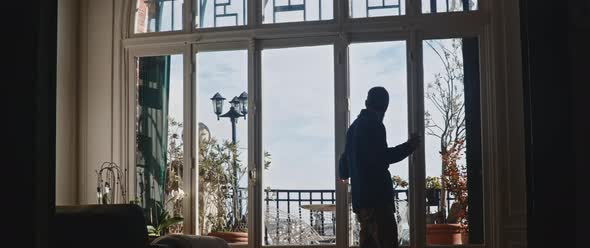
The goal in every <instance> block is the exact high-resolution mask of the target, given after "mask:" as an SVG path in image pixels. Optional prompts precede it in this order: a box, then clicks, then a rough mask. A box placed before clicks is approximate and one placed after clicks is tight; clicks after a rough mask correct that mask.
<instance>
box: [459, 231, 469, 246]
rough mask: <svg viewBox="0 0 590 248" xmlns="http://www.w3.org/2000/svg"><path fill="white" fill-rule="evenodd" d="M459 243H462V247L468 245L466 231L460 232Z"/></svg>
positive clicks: (467, 233)
mask: <svg viewBox="0 0 590 248" xmlns="http://www.w3.org/2000/svg"><path fill="white" fill-rule="evenodd" d="M461 242H463V244H464V245H466V244H469V232H467V230H466V229H465V230H463V232H461Z"/></svg>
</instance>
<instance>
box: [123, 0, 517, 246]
mask: <svg viewBox="0 0 590 248" xmlns="http://www.w3.org/2000/svg"><path fill="white" fill-rule="evenodd" d="M184 1H185V4H186V5H185V8H184V9H183V18H182V20H183V29H182V30H180V31H170V32H158V33H142V34H135V33H134V30H135V29H134V26H135V23H134V17H135V12H134V11H133V10H134V9H135V2H136V0H125V2H124V6H127V8H128V11H127V12H126V13H124V18H122V19H123V20H124V21H123V22H122V24H125V23H126V24H127V25H124V26H127V28H126V29H125V28H124V30H122V34H123V35H122V36H123V39H122V42H121V47H122V50H123V55H122V56H124V58H125V59H124V60H123V61H124V63H122V65H121V66H122V68H123V69H122V70H121V71H122V72H123V74H124V75H126V76H125V77H123V79H124V81H126V83H124V84H122V85H121V88H120V91H121V94H122V103H123V104H121V110H120V111H121V113H122V115H121V116H123V117H127V118H123V119H122V121H121V125H122V127H121V130H122V133H123V134H124V135H123V137H124V138H122V139H121V140H120V141H121V146H120V147H121V156H122V157H123V158H124V159H123V161H126V163H127V164H126V165H125V166H126V167H127V168H128V169H130V170H129V171H130V172H134V168H133V167H134V166H133V165H134V164H135V161H134V158H135V143H134V142H135V123H134V122H135V113H134V111H135V106H134V104H135V97H136V96H135V91H134V89H135V80H136V79H135V75H134V74H133V73H130V72H133V71H134V70H135V68H134V63H135V57H143V56H157V55H170V54H183V56H184V59H183V61H184V65H183V67H184V90H185V93H184V97H185V99H184V101H185V104H184V121H185V129H184V132H185V135H184V137H190V138H188V139H186V140H185V141H184V142H185V161H184V162H185V164H186V165H192V166H191V170H186V169H185V173H184V175H183V176H184V178H185V184H184V185H192V189H193V190H191V191H190V193H191V194H190V199H188V200H187V201H185V206H184V207H185V208H184V209H185V217H187V218H186V220H185V232H186V233H194V230H196V229H197V228H196V227H197V226H198V223H197V222H196V220H197V217H196V212H195V209H197V208H196V207H197V206H196V205H194V204H196V200H197V198H196V195H195V194H196V192H198V189H197V188H196V186H197V184H195V182H196V181H195V180H196V178H195V176H196V173H195V171H196V170H197V168H198V159H196V154H195V149H194V148H195V147H196V143H195V139H194V136H195V134H196V130H195V125H196V123H197V122H196V112H195V111H196V104H197V103H198V100H197V96H198V94H196V87H194V85H196V83H197V82H196V77H195V74H194V70H195V68H196V64H195V54H196V53H197V52H199V51H213V50H235V49H236V48H239V49H247V50H248V93H249V106H248V107H249V115H250V117H249V118H248V125H249V128H248V147H249V150H248V168H249V171H252V172H253V173H254V175H255V178H251V179H250V181H249V186H248V187H249V200H248V208H249V209H250V211H249V230H253V231H251V232H250V237H249V244H248V247H252V248H260V247H261V246H262V236H261V235H257V236H254V235H253V234H254V233H256V234H260V233H261V231H262V229H261V227H262V223H260V221H261V220H262V218H261V217H262V205H261V204H262V194H261V193H262V190H261V187H260V186H261V185H262V180H263V178H262V169H261V165H262V164H263V163H262V161H263V156H262V126H261V120H262V118H261V114H262V108H263V103H262V102H261V99H260V94H261V76H260V75H261V68H260V60H261V58H260V52H261V50H262V49H265V48H277V47H298V46H306V45H313V44H326V42H328V43H330V44H333V45H334V73H335V74H334V81H335V82H334V87H335V88H334V94H335V102H334V103H335V134H336V138H335V149H336V151H335V152H336V153H335V154H340V153H341V151H342V150H343V147H344V137H345V135H344V134H345V133H346V129H347V127H348V123H349V122H350V117H349V93H350V92H349V91H350V89H349V82H348V81H349V79H348V51H347V50H348V49H347V48H348V44H350V43H357V42H377V41H393V40H405V41H406V47H407V52H406V54H407V61H408V63H407V70H408V74H407V77H408V88H407V90H408V129H409V130H408V132H409V133H410V132H418V133H421V134H423V133H424V129H423V128H420V127H423V125H424V119H423V112H424V100H423V90H424V89H423V75H422V72H423V63H422V41H423V40H428V39H439V38H440V39H442V38H461V37H477V38H478V39H479V43H480V46H479V49H480V56H479V58H480V79H481V80H480V84H481V100H480V102H481V118H482V119H481V120H482V168H483V174H484V175H483V182H482V183H483V185H484V187H483V189H484V192H483V194H484V196H483V199H484V203H483V206H484V223H483V225H484V230H485V233H484V235H485V237H484V242H485V243H484V244H481V245H465V246H461V247H499V244H500V243H501V242H499V241H498V240H497V238H498V237H499V234H498V233H499V232H500V231H499V221H498V220H499V219H500V218H501V216H500V212H499V210H498V208H499V205H498V204H499V203H497V201H498V200H499V199H501V197H500V196H499V194H498V193H493V192H496V191H495V190H496V189H498V188H499V187H500V186H499V185H498V179H497V175H498V173H499V172H498V171H499V167H500V166H499V164H498V163H499V161H506V160H508V159H509V158H507V156H503V155H499V154H498V152H497V151H498V149H499V148H498V147H497V143H498V142H499V141H498V135H500V134H502V135H505V133H506V132H508V130H506V129H507V128H509V127H505V126H504V127H503V126H501V123H500V121H501V120H503V119H502V118H507V117H506V116H501V115H502V114H501V113H499V112H498V111H499V110H498V109H497V106H498V105H501V104H502V102H501V101H502V100H506V99H502V96H501V94H502V93H501V92H499V90H501V89H502V87H506V86H505V85H500V84H498V83H496V84H494V83H493V80H498V78H499V77H500V76H498V75H496V73H497V72H498V71H501V70H500V69H498V68H497V66H493V64H492V63H491V61H492V59H494V58H493V56H492V54H491V53H492V50H494V49H496V47H495V46H494V43H495V42H497V41H496V40H494V37H493V36H492V34H495V33H498V31H497V30H493V29H492V28H491V27H492V25H493V24H494V23H495V22H498V21H497V19H493V18H492V15H491V14H492V13H491V12H490V9H491V8H492V7H493V6H492V3H491V0H480V1H478V2H479V6H478V10H476V11H469V12H450V13H432V14H422V13H421V0H406V1H405V4H406V14H405V15H403V16H385V17H371V18H354V19H352V18H349V17H348V0H342V1H338V0H334V1H333V2H334V15H333V16H334V18H333V19H332V20H324V21H308V22H293V23H277V24H261V23H259V20H261V15H262V11H261V8H260V0H248V11H247V13H248V16H247V19H248V23H247V25H244V26H237V27H223V28H199V29H197V28H195V26H194V18H193V15H192V12H193V9H194V8H193V3H194V1H192V0H184ZM501 8H502V7H497V6H496V7H495V8H494V9H501ZM496 39H497V38H496ZM496 46H498V45H496ZM496 59H497V58H496ZM507 115H508V114H507ZM498 119H499V120H498ZM187 127H191V128H187ZM335 161H338V156H336V157H335ZM409 163H410V171H409V173H410V183H411V185H412V187H411V188H410V199H411V202H412V203H411V206H412V207H411V210H410V211H411V212H410V215H411V217H410V221H411V223H410V227H411V241H410V243H411V247H427V246H426V244H425V240H426V233H425V232H426V223H425V218H424V217H425V216H424V214H423V213H422V212H423V211H417V210H421V209H424V207H423V206H424V204H425V200H424V198H425V197H424V180H425V165H424V164H425V163H424V145H422V147H421V148H420V149H419V150H418V151H417V152H416V153H415V154H414V155H412V156H411V157H410V159H409ZM334 166H335V168H336V175H337V174H338V166H337V162H336V163H335V165H334ZM336 175H334V177H335V181H336ZM134 176H135V173H129V177H130V178H129V182H130V183H129V185H130V187H131V188H130V191H129V192H130V195H134V193H135V192H133V189H134V185H135V181H134V180H135V178H134ZM255 179H256V180H255ZM336 199H337V208H338V209H337V213H338V214H337V220H336V221H337V223H338V224H337V242H336V244H335V245H328V246H333V247H338V248H345V247H348V246H349V244H348V242H349V241H348V218H349V216H348V206H347V205H346V185H344V184H341V183H337V184H336ZM190 204H192V205H190ZM258 236H260V237H258ZM417 241H420V242H417ZM265 247H266V246H265ZM322 247H323V246H322Z"/></svg>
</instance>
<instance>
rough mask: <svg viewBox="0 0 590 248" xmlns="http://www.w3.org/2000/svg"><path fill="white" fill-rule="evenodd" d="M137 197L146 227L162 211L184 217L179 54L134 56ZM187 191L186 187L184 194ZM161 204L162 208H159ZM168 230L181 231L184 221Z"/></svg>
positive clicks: (157, 217)
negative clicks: (135, 65) (135, 60)
mask: <svg viewBox="0 0 590 248" xmlns="http://www.w3.org/2000/svg"><path fill="white" fill-rule="evenodd" d="M136 82H137V85H136V87H137V88H136V90H137V91H136V93H137V99H136V111H137V115H136V148H135V161H136V170H135V182H136V185H135V192H136V195H135V196H134V198H135V199H133V197H132V200H134V201H136V202H137V203H138V204H139V205H140V206H142V207H143V209H144V211H145V215H146V220H147V221H148V225H152V226H157V224H158V223H162V222H163V221H165V219H160V218H159V216H160V213H161V212H162V211H163V209H164V210H166V211H168V212H169V213H170V217H182V201H183V198H184V196H185V190H186V188H185V186H184V185H183V181H182V171H183V169H184V168H183V167H184V166H183V159H184V148H183V144H184V142H183V139H184V136H183V124H182V123H183V72H182V55H169V56H157V57H141V58H138V59H137V81H136ZM186 193H188V191H187V192H186ZM162 208H163V209H162ZM168 231H169V232H171V233H182V223H180V224H177V225H172V226H171V228H170V229H169V230H168Z"/></svg>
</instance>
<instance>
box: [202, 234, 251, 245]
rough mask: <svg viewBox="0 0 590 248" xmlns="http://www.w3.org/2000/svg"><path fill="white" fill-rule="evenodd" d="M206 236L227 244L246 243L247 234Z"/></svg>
mask: <svg viewBox="0 0 590 248" xmlns="http://www.w3.org/2000/svg"><path fill="white" fill-rule="evenodd" d="M207 236H214V237H219V238H221V239H223V240H225V241H226V242H228V243H248V233H247V232H210V233H209V234H207Z"/></svg>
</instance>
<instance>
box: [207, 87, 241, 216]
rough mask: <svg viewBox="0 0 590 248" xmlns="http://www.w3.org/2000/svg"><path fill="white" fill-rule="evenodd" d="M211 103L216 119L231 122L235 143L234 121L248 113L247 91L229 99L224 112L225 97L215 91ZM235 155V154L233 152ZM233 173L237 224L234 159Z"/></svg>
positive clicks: (236, 207)
mask: <svg viewBox="0 0 590 248" xmlns="http://www.w3.org/2000/svg"><path fill="white" fill-rule="evenodd" d="M211 101H212V103H213V112H214V113H215V115H217V120H219V118H220V117H227V118H229V120H230V122H231V133H232V135H231V138H232V144H233V145H234V146H235V145H236V123H237V122H238V118H240V117H244V119H246V115H247V114H248V93H246V92H242V94H240V96H235V97H234V98H233V99H232V100H231V101H229V103H230V104H231V105H230V108H229V111H227V112H226V113H225V114H223V115H222V114H221V113H222V112H223V102H224V101H225V98H224V97H223V96H221V94H219V92H218V93H215V95H213V97H212V98H211ZM234 155H235V154H234ZM233 163H234V164H233V174H234V181H233V188H234V190H233V192H234V194H233V206H232V207H233V212H234V220H233V221H234V225H237V224H238V222H239V219H238V213H239V214H240V215H241V213H242V204H238V169H237V165H236V161H235V159H234V161H233Z"/></svg>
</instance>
